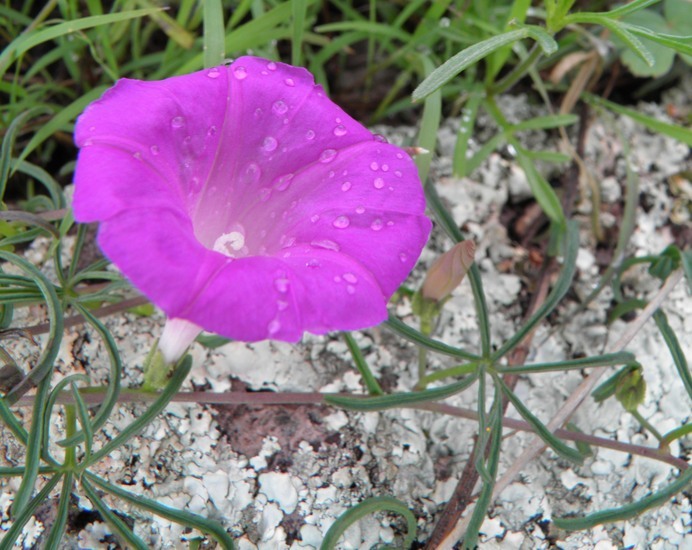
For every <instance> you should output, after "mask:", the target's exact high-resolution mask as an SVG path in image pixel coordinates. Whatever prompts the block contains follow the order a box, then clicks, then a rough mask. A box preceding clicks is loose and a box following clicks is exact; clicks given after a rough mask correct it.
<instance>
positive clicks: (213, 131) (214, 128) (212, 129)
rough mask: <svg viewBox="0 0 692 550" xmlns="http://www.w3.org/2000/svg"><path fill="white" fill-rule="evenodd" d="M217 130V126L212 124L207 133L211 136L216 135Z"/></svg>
mask: <svg viewBox="0 0 692 550" xmlns="http://www.w3.org/2000/svg"><path fill="white" fill-rule="evenodd" d="M216 130H217V128H216V126H214V125H213V124H212V125H211V126H209V129H208V130H207V135H208V136H209V137H211V136H213V135H216Z"/></svg>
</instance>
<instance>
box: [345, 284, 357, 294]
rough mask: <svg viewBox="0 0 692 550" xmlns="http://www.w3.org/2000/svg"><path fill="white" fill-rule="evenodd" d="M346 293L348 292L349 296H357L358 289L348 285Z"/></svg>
mask: <svg viewBox="0 0 692 550" xmlns="http://www.w3.org/2000/svg"><path fill="white" fill-rule="evenodd" d="M346 292H348V293H349V294H355V293H356V287H355V286H353V285H346Z"/></svg>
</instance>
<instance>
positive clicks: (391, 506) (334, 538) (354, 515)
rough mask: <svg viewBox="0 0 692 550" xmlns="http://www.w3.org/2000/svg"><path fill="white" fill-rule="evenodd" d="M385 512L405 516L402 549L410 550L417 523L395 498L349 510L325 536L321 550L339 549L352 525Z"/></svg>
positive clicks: (371, 501)
mask: <svg viewBox="0 0 692 550" xmlns="http://www.w3.org/2000/svg"><path fill="white" fill-rule="evenodd" d="M383 510H386V511H387V512H394V513H395V514H400V515H402V516H404V519H405V520H406V525H407V527H408V529H407V532H406V538H405V539H404V541H403V546H402V548H410V547H411V545H412V544H413V541H414V540H415V539H416V530H417V521H416V518H415V516H414V515H413V513H412V512H411V510H409V509H408V507H407V506H406V505H405V504H404V503H403V502H401V501H400V500H397V499H395V498H391V497H373V498H368V499H366V500H364V501H363V502H361V503H359V504H357V505H356V506H353V507H352V508H349V509H348V510H347V511H346V512H344V513H343V514H342V515H341V516H340V517H339V519H337V520H336V521H335V522H334V523H332V525H331V527H330V528H329V531H327V534H326V535H325V536H324V540H323V541H322V544H321V546H320V550H331V549H332V548H337V543H338V542H339V538H340V537H341V535H343V534H344V532H345V531H346V530H347V529H348V528H349V527H350V526H351V525H353V524H354V523H356V522H357V521H358V520H360V519H361V518H363V517H365V516H368V515H370V514H373V513H375V512H380V511H383Z"/></svg>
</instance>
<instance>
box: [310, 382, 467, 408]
mask: <svg viewBox="0 0 692 550" xmlns="http://www.w3.org/2000/svg"><path fill="white" fill-rule="evenodd" d="M475 381H476V376H475V375H470V376H467V377H466V378H463V379H462V380H460V381H459V382H455V383H454V384H449V385H448V386H442V387H440V388H433V389H431V390H423V391H416V392H407V393H392V394H389V395H378V396H375V397H357V396H353V397H346V396H341V395H325V396H324V401H325V403H327V404H328V405H332V406H334V407H341V408H343V409H348V410H352V411H383V410H385V409H394V408H398V407H410V406H411V405H417V404H418V403H425V402H429V401H439V400H440V399H445V398H447V397H450V396H452V395H454V394H457V393H459V392H462V391H464V390H465V389H466V388H468V387H469V386H470V385H471V384H473V383H474V382H475Z"/></svg>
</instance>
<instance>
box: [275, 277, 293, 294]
mask: <svg viewBox="0 0 692 550" xmlns="http://www.w3.org/2000/svg"><path fill="white" fill-rule="evenodd" d="M290 285H291V281H289V280H288V279H286V278H285V277H279V278H278V279H274V288H275V289H276V290H277V292H280V293H281V294H286V293H287V292H288V287H289V286H290Z"/></svg>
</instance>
